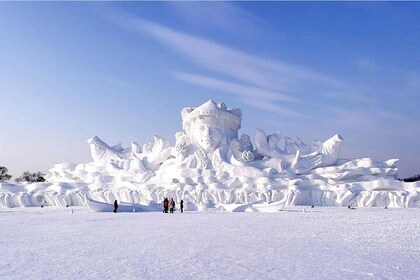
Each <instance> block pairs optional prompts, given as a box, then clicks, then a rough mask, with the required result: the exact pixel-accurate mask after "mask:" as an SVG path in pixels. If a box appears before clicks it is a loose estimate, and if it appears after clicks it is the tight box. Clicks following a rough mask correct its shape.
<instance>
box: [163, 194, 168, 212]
mask: <svg viewBox="0 0 420 280" xmlns="http://www.w3.org/2000/svg"><path fill="white" fill-rule="evenodd" d="M168 208H169V200H168V198H166V197H165V199H164V200H163V213H168Z"/></svg>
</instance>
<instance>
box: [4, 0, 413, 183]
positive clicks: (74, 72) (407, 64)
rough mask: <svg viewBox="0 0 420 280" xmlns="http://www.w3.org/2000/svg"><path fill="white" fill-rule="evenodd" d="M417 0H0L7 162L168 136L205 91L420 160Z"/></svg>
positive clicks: (256, 118)
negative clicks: (95, 141)
mask: <svg viewBox="0 0 420 280" xmlns="http://www.w3.org/2000/svg"><path fill="white" fill-rule="evenodd" d="M419 51H420V3H415V2H405V3H384V2H381V3H375V2H348V3H339V2H334V3H330V2H318V3H308V2H305V3H302V2H262V3H257V2H230V3H226V2H213V3H212V2H203V3H187V2H158V3H153V2H143V3H142V2H124V3H109V2H108V3H105V2H102V3H100V2H93V3H81V2H74V3H64V2H61V3H51V2H44V3H0V100H1V107H0V165H3V166H7V167H8V168H9V171H10V173H11V174H12V175H14V176H17V175H19V174H21V173H22V172H23V171H24V170H30V171H38V170H40V171H43V172H46V171H47V170H48V169H49V168H51V167H52V166H53V165H54V164H55V163H61V162H76V163H81V162H89V161H91V157H90V152H89V147H88V145H87V143H86V139H88V138H90V137H93V136H95V135H97V136H99V137H100V138H101V139H103V140H104V141H105V142H107V143H108V144H110V145H113V144H116V143H119V142H121V143H122V144H123V146H129V145H130V142H131V141H132V140H135V141H137V142H138V143H141V144H144V143H148V142H150V141H152V139H153V137H152V136H153V135H160V136H162V137H164V138H166V139H168V140H169V141H170V142H171V143H174V135H175V133H176V132H177V131H179V130H181V116H180V111H181V110H182V108H183V107H186V106H198V105H200V104H201V103H203V102H205V101H207V100H208V99H210V98H211V99H213V100H215V101H223V102H225V103H226V104H227V106H228V107H240V108H241V109H242V111H243V120H242V129H241V131H240V133H247V134H249V135H250V136H251V139H253V138H254V135H255V129H257V128H262V129H263V130H264V131H265V132H266V133H268V134H269V133H273V132H275V131H277V130H279V131H280V132H282V134H283V135H285V136H290V137H300V138H301V139H303V140H304V142H310V141H311V140H312V139H319V140H326V139H328V138H329V137H331V136H332V135H334V134H336V133H340V134H341V135H342V136H343V137H344V139H345V142H344V146H343V149H342V157H346V158H361V157H372V158H374V159H377V160H387V159H390V158H399V159H400V162H399V164H398V166H399V167H400V173H399V174H400V177H402V178H404V177H408V176H411V175H414V174H418V173H420V160H419V154H420V141H419V138H420V125H419V121H418V120H420V110H419V108H420V106H419V105H420V101H419V99H420V55H419Z"/></svg>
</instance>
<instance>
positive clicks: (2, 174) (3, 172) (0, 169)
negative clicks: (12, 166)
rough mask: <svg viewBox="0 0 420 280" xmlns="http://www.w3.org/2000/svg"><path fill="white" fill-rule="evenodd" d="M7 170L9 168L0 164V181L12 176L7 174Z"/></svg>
mask: <svg viewBox="0 0 420 280" xmlns="http://www.w3.org/2000/svg"><path fill="white" fill-rule="evenodd" d="M8 171H9V170H8V169H7V168H6V167H5V166H0V183H1V182H4V181H7V180H10V178H12V175H9V174H7V172H8Z"/></svg>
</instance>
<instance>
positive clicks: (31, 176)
mask: <svg viewBox="0 0 420 280" xmlns="http://www.w3.org/2000/svg"><path fill="white" fill-rule="evenodd" d="M44 175H45V174H42V173H41V172H39V171H38V172H37V173H31V172H29V171H25V172H23V173H22V175H21V176H20V177H18V178H16V180H15V181H16V182H32V183H34V182H45V178H44Z"/></svg>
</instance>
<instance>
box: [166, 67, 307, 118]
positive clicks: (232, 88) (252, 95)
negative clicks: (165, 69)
mask: <svg viewBox="0 0 420 280" xmlns="http://www.w3.org/2000/svg"><path fill="white" fill-rule="evenodd" d="M173 76H174V77H175V78H177V79H179V80H181V81H184V82H187V83H190V84H194V85H198V86H202V87H206V88H210V89H214V90H218V91H222V92H226V93H230V94H234V95H235V96H237V97H239V99H240V100H242V101H243V102H244V103H246V104H248V105H250V106H252V107H256V108H259V109H264V110H268V111H270V112H273V113H276V114H280V115H287V116H290V117H303V116H305V115H304V114H301V113H298V112H296V111H294V110H291V109H288V108H285V107H284V106H281V105H278V104H276V103H274V102H273V101H286V102H297V100H296V99H295V98H292V97H289V96H287V95H283V94H281V93H278V92H275V91H270V90H266V89H263V88H259V87H255V86H250V85H246V84H238V83H232V82H227V81H223V80H218V79H214V78H210V77H206V76H202V75H196V74H189V73H174V74H173ZM256 96H258V98H256Z"/></svg>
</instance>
